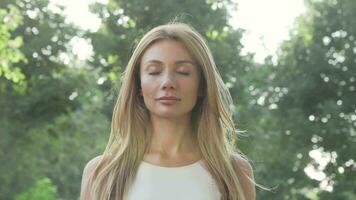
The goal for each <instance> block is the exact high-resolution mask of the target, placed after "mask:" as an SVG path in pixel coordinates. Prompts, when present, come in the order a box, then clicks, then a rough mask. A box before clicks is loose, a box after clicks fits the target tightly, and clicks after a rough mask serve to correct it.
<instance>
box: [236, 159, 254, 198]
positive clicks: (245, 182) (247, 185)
mask: <svg viewBox="0 0 356 200" xmlns="http://www.w3.org/2000/svg"><path fill="white" fill-rule="evenodd" d="M233 157H234V160H235V162H236V166H237V169H238V172H237V174H238V176H239V179H240V182H241V185H242V188H243V190H244V193H245V196H246V200H255V199H256V189H255V181H254V175H253V169H252V166H251V164H250V162H249V161H248V160H247V159H246V158H243V157H242V156H241V155H238V154H237V155H234V156H233Z"/></svg>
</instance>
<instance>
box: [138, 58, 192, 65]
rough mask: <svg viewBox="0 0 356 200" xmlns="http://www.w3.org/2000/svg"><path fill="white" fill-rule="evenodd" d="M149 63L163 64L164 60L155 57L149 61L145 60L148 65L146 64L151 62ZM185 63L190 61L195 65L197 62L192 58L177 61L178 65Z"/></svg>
mask: <svg viewBox="0 0 356 200" xmlns="http://www.w3.org/2000/svg"><path fill="white" fill-rule="evenodd" d="M149 63H157V64H162V63H163V62H162V61H160V60H155V59H153V60H149V61H147V62H145V63H144V64H145V65H146V64H149ZM185 63H189V64H191V65H195V63H194V62H193V61H191V60H178V61H176V62H175V64H178V65H179V64H185Z"/></svg>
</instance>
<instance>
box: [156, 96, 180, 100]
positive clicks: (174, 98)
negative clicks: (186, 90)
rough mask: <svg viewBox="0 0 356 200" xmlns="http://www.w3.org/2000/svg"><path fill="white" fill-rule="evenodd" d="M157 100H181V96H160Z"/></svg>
mask: <svg viewBox="0 0 356 200" xmlns="http://www.w3.org/2000/svg"><path fill="white" fill-rule="evenodd" d="M157 100H176V101H180V99H179V98H177V97H173V96H164V97H160V98H158V99H157Z"/></svg>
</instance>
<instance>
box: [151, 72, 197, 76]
mask: <svg viewBox="0 0 356 200" xmlns="http://www.w3.org/2000/svg"><path fill="white" fill-rule="evenodd" d="M160 73H161V72H150V73H148V74H149V75H151V76H155V75H158V74H160ZM177 73H178V74H181V75H183V76H189V75H190V73H189V72H177Z"/></svg>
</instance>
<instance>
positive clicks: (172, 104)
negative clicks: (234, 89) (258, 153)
mask: <svg viewBox="0 0 356 200" xmlns="http://www.w3.org/2000/svg"><path fill="white" fill-rule="evenodd" d="M231 104H232V101H231V96H230V93H229V92H228V90H227V88H226V87H225V86H224V83H223V81H222V79H221V77H220V75H219V73H218V71H217V69H216V66H215V63H214V60H213V57H212V55H211V52H210V50H209V48H208V46H207V45H206V43H205V41H204V39H203V38H202V37H201V36H200V35H199V34H198V33H197V31H195V30H194V29H193V28H192V27H190V26H188V25H186V24H183V23H176V22H175V23H170V24H167V25H162V26H158V27H156V28H154V29H152V30H151V31H149V32H148V33H147V34H146V35H144V36H143V38H142V39H141V41H140V42H139V43H138V45H137V47H136V48H135V50H134V52H133V55H132V57H131V59H130V60H129V63H128V65H127V67H126V70H125V72H124V77H123V81H122V85H121V89H120V93H119V95H118V98H117V102H116V105H115V108H114V112H113V118H112V126H111V134H110V139H109V142H108V145H107V147H106V149H105V151H104V153H103V155H101V156H98V157H96V158H94V159H92V160H91V161H90V162H89V163H88V164H87V165H86V167H85V169H84V172H83V179H82V189H81V199H82V200H84V199H95V200H104V199H105V200H106V199H125V200H126V199H128V200H146V199H147V200H148V199H155V200H159V199H171V200H175V199H206V200H208V199H211V200H217V199H223V200H236V199H238V200H254V199H255V184H254V180H253V179H254V178H253V172H252V168H251V166H250V164H249V163H248V161H247V159H245V158H243V156H242V154H241V153H238V152H234V151H233V149H234V148H233V147H234V144H235V133H236V129H235V127H234V123H233V120H232V115H231V112H230V110H229V105H231Z"/></svg>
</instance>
